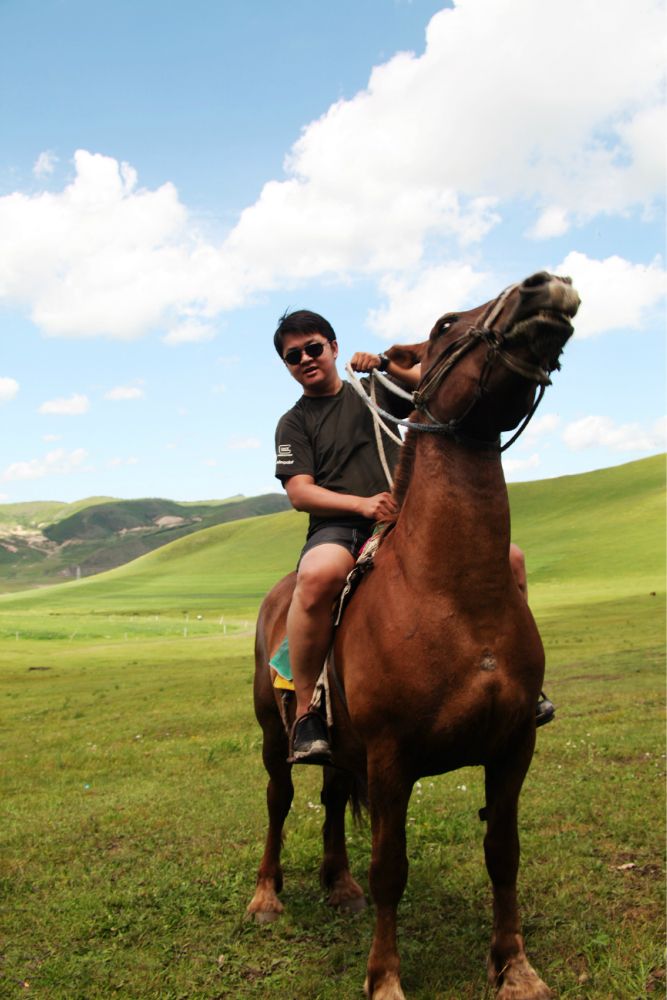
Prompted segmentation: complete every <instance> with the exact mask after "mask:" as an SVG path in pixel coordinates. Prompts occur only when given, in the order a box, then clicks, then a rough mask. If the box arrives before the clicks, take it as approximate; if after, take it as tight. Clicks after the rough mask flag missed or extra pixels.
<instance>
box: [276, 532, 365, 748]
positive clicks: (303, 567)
mask: <svg viewBox="0 0 667 1000" xmlns="http://www.w3.org/2000/svg"><path fill="white" fill-rule="evenodd" d="M353 566H354V556H353V555H352V554H351V553H350V552H349V551H348V550H347V549H346V548H344V547H343V546H342V545H338V544H334V543H330V542H325V543H323V544H322V545H316V546H315V548H312V549H309V550H308V551H307V552H306V553H305V554H304V555H303V557H302V559H301V562H300V564H299V570H298V574H297V581H296V588H295V590H294V596H293V597H292V603H291V605H290V609H289V613H288V615H287V643H288V646H289V654H290V664H291V667H292V678H293V680H294V689H295V691H296V717H297V720H298V719H300V718H301V717H302V716H303V715H305V714H306V712H307V711H308V708H309V706H310V701H311V698H312V696H313V690H314V688H315V682H316V681H317V678H318V676H319V674H320V671H321V670H322V666H323V664H324V658H325V657H326V655H327V652H328V651H329V646H330V645H331V639H332V633H333V616H332V611H331V608H332V604H333V601H334V600H335V598H336V596H337V594H338V593H339V592H340V590H341V589H342V587H343V584H344V583H345V580H346V578H347V575H348V573H349V572H350V570H351V569H352V567H353ZM306 723H307V720H306ZM312 728H313V727H312V726H309V725H308V724H306V725H304V726H302V727H300V726H299V725H298V724H297V726H296V728H295V733H294V752H295V754H296V753H297V752H298V753H299V754H300V755H301V754H303V755H304V756H303V757H296V759H302V760H303V761H304V762H307V760H306V758H307V755H308V751H309V744H310V743H313V742H317V744H318V748H317V749H316V752H318V751H320V750H321V751H324V748H323V747H319V744H321V743H324V744H325V746H326V728H325V727H319V729H318V728H317V727H316V728H315V729H314V730H313V731H312V732H311V729H312ZM300 730H303V731H302V732H301V733H300ZM319 755H320V754H319V753H318V756H319Z"/></svg>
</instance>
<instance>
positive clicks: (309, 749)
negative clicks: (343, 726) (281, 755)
mask: <svg viewBox="0 0 667 1000" xmlns="http://www.w3.org/2000/svg"><path fill="white" fill-rule="evenodd" d="M287 763H288V764H330V763H331V746H330V745H329V733H328V731H327V723H326V719H325V718H324V716H323V715H321V714H320V713H319V712H315V711H313V710H311V711H310V712H306V714H305V715H300V716H299V718H298V719H296V721H295V722H294V725H293V726H292V732H291V734H290V755H289V757H288V758H287Z"/></svg>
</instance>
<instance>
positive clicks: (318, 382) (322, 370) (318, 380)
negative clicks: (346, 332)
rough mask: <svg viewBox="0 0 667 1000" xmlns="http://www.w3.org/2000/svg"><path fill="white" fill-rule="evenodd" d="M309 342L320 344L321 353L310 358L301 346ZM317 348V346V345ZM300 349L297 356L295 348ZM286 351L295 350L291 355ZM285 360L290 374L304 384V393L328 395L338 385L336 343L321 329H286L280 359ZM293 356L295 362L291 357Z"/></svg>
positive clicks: (335, 389) (303, 346) (307, 344)
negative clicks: (288, 330) (303, 331)
mask: <svg viewBox="0 0 667 1000" xmlns="http://www.w3.org/2000/svg"><path fill="white" fill-rule="evenodd" d="M310 344H318V345H321V346H322V353H321V354H320V355H319V356H318V357H316V358H312V357H310V355H309V354H308V353H307V352H306V351H305V350H304V348H305V347H307V346H309V345H310ZM316 350H317V348H316ZM297 351H298V352H299V360H298V361H297V360H296V352H297ZM289 352H294V359H293V358H292V355H291V354H290V353H289ZM288 354H289V361H285V364H286V365H287V369H288V371H289V372H290V374H291V375H292V376H293V377H294V378H295V379H296V380H297V382H298V383H299V385H300V386H302V387H303V392H304V395H306V396H327V395H333V394H334V393H335V392H336V391H337V390H338V387H339V385H340V379H339V377H338V371H337V370H336V358H337V357H338V344H337V343H336V341H335V340H334V341H328V340H327V338H326V337H324V336H323V335H322V334H321V333H317V332H315V333H286V334H285V336H284V337H283V351H282V355H283V360H285V359H286V358H287V357H288ZM293 360H294V363H292V361H293Z"/></svg>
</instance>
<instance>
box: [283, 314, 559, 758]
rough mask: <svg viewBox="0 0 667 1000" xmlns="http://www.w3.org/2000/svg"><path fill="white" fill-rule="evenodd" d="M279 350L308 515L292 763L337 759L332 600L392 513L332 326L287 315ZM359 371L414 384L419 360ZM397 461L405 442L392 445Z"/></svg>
mask: <svg viewBox="0 0 667 1000" xmlns="http://www.w3.org/2000/svg"><path fill="white" fill-rule="evenodd" d="M274 345H275V348H276V351H277V352H278V354H279V355H280V357H281V359H282V360H283V361H284V363H285V365H286V367H287V368H288V370H289V372H290V374H291V375H292V377H293V378H294V379H295V380H296V381H297V382H298V383H299V385H300V386H301V387H302V389H303V395H302V396H301V398H300V399H299V400H298V402H297V403H296V404H295V406H293V407H292V409H290V410H288V412H287V413H285V414H284V415H283V416H282V417H281V419H280V421H279V422H278V427H277V429H276V476H277V477H278V479H280V481H281V482H282V484H283V486H284V488H285V490H286V492H287V495H288V497H289V500H290V502H291V504H292V506H293V507H294V508H295V509H296V510H300V511H306V512H307V513H308V514H309V515H310V520H309V528H308V535H307V538H306V543H305V545H304V547H303V549H302V551H301V556H300V559H299V562H298V567H297V580H296V588H295V590H294V596H293V598H292V602H291V605H290V609H289V613H288V617H287V640H288V648H289V657H290V664H291V670H292V677H293V681H294V688H295V692H296V721H295V723H294V727H293V731H292V736H291V756H290V762H291V763H295V764H326V763H328V762H330V760H331V750H330V746H329V740H328V734H327V726H326V721H325V719H324V717H323V715H322V714H321V713H320V712H319V711H317V710H315V709H313V708H312V705H311V703H312V698H313V692H314V688H315V683H316V681H317V678H318V676H319V674H320V672H321V670H322V665H323V663H324V660H325V658H326V655H327V652H328V650H329V647H330V645H331V642H332V633H333V616H332V605H333V602H334V600H335V598H336V596H337V595H338V594H339V592H340V591H341V589H342V587H343V585H344V583H345V580H346V578H347V576H348V574H349V572H350V571H351V569H352V567H353V566H354V563H355V560H356V558H357V556H358V555H359V552H360V550H361V548H362V546H363V545H364V543H365V542H366V541H367V540H368V538H369V537H370V535H371V533H372V531H373V528H374V526H375V524H376V523H378V522H382V521H386V520H391V519H393V518H394V516H395V515H396V513H397V511H396V506H395V504H394V501H393V499H392V495H391V493H390V492H388V491H387V485H388V484H387V478H386V475H385V473H384V471H383V467H382V463H381V460H380V456H379V454H378V448H377V443H376V437H375V431H374V427H373V418H372V414H371V412H370V409H369V408H368V407H367V405H366V403H365V402H364V400H363V399H362V398H361V397H360V395H359V394H358V393H357V392H355V390H354V388H353V387H352V386H351V385H350V384H349V383H344V382H343V381H342V380H341V378H340V376H339V374H338V371H337V367H336V359H337V357H338V343H337V341H336V335H335V333H334V330H333V328H332V326H331V324H330V323H329V322H328V321H327V320H326V319H324V317H322V316H320V315H318V314H317V313H313V312H309V311H308V310H299V311H296V312H292V313H289V314H285V315H284V316H283V317H282V318H281V320H280V322H279V325H278V328H277V330H276V332H275V335H274ZM351 366H352V368H353V369H354V370H355V371H360V372H371V371H373V369H379V370H380V371H384V372H386V373H387V374H388V375H390V376H391V377H392V378H393V379H395V380H397V381H398V382H400V383H402V384H403V385H405V386H406V387H409V388H410V389H413V388H415V387H416V385H417V384H418V382H419V380H420V366H419V365H416V366H414V367H412V368H410V369H404V368H401V367H399V365H398V364H396V362H395V361H390V360H389V359H388V358H387V357H386V356H384V355H381V354H380V355H376V354H369V353H357V354H355V355H354V356H353V358H352V359H351ZM386 453H387V459H388V461H389V463H390V465H391V466H393V465H395V463H396V461H397V460H398V454H399V449H398V447H397V446H396V445H395V444H393V442H387V445H386ZM510 563H511V566H512V571H513V575H514V579H515V581H516V583H517V586H518V587H519V589H520V590H521V591H522V592H523V593H524V596H525V595H526V574H525V563H524V558H523V554H522V553H521V551H520V549H518V548H517V546H515V545H512V546H511V549H510ZM553 715H554V707H553V705H552V704H551V702H550V701H549V700H548V699H546V698H541V699H540V701H539V702H538V706H537V725H543V724H544V723H546V722H549V721H550V720H551V719H552V718H553Z"/></svg>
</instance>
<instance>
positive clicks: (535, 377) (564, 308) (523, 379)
mask: <svg viewBox="0 0 667 1000" xmlns="http://www.w3.org/2000/svg"><path fill="white" fill-rule="evenodd" d="M579 302H580V300H579V296H578V294H577V292H576V291H575V290H574V288H573V287H572V282H571V280H570V278H560V277H556V276H555V275H552V274H548V273H547V272H545V271H541V272H539V273H538V274H534V275H532V276H531V277H530V278H526V280H525V281H523V282H520V283H517V284H515V285H511V286H510V287H509V288H506V289H505V291H504V292H502V293H501V294H500V295H499V296H498V297H497V298H496V299H493V301H491V302H488V303H486V304H485V305H482V306H478V307H477V308H475V309H469V310H467V311H466V312H459V313H446V314H445V315H444V316H441V317H440V319H439V320H438V321H437V323H436V324H435V326H434V327H433V330H432V331H431V334H430V337H429V339H428V340H427V341H425V342H424V343H421V344H413V345H409V346H395V347H392V348H390V350H389V351H388V352H387V353H388V355H389V357H390V358H391V359H392V360H393V361H394V362H396V363H397V364H398V365H401V366H402V367H405V368H408V367H412V366H413V365H415V364H417V363H418V362H420V363H421V372H422V377H421V382H420V384H419V387H418V389H417V391H416V392H415V395H414V399H415V407H416V409H417V412H418V416H417V417H416V422H426V423H430V424H431V429H432V430H436V431H437V430H439V431H441V432H442V433H443V434H446V435H447V434H448V435H449V436H451V437H454V438H457V439H459V440H461V441H463V442H464V443H470V444H475V443H478V444H481V445H491V446H493V445H495V443H496V442H497V440H498V436H499V434H500V432H501V431H508V430H512V429H513V428H515V427H516V426H517V425H518V424H519V423H520V421H521V420H525V419H526V418H528V419H529V418H530V416H532V413H533V412H534V409H535V407H536V406H537V403H538V402H539V400H540V399H541V398H542V394H543V392H544V388H545V387H546V386H547V385H550V384H551V379H550V375H551V373H552V372H553V371H554V370H556V369H558V368H559V367H560V364H559V358H560V355H561V352H562V350H563V347H564V346H565V344H566V342H567V341H568V339H569V338H570V337H571V335H572V332H573V328H572V323H571V320H572V319H573V318H574V316H575V314H576V312H577V309H578V308H579Z"/></svg>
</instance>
